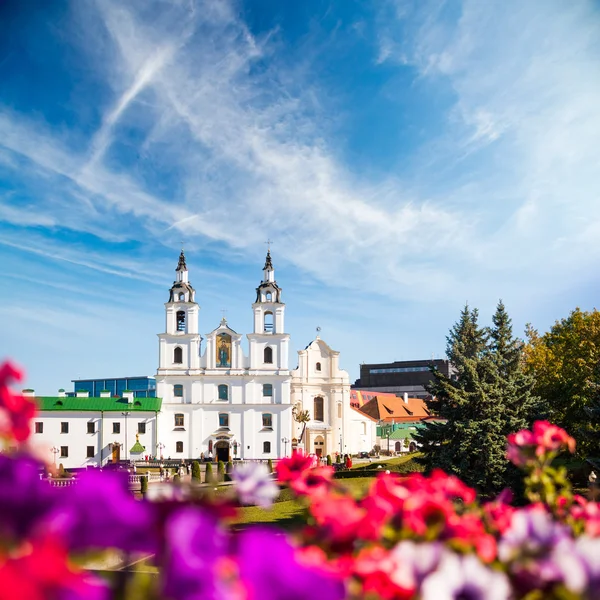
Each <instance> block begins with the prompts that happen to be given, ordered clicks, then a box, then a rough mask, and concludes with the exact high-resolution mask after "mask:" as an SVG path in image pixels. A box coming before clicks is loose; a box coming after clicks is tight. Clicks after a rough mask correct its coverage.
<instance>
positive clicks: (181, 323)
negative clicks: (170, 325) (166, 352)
mask: <svg viewBox="0 0 600 600" xmlns="http://www.w3.org/2000/svg"><path fill="white" fill-rule="evenodd" d="M177 331H185V311H184V310H178V311H177Z"/></svg>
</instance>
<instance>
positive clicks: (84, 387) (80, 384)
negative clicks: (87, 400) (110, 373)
mask: <svg viewBox="0 0 600 600" xmlns="http://www.w3.org/2000/svg"><path fill="white" fill-rule="evenodd" d="M71 381H72V383H73V393H69V394H67V395H68V396H74V395H75V393H76V392H87V393H88V394H89V395H90V397H93V398H100V397H101V396H100V395H101V393H102V392H109V395H110V396H113V397H115V398H121V397H122V396H123V392H125V391H129V392H133V397H134V398H156V378H155V377H146V376H142V377H117V378H112V379H72V380H71ZM103 395H104V394H103Z"/></svg>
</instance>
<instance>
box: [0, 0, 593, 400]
mask: <svg viewBox="0 0 600 600" xmlns="http://www.w3.org/2000/svg"><path fill="white" fill-rule="evenodd" d="M599 64H600V4H598V3H597V2H587V1H586V0H580V1H578V2H564V1H563V0H557V1H554V0H544V1H543V2H541V1H538V2H519V1H518V0H507V1H505V2H481V1H480V0H463V1H458V0H457V1H451V0H448V1H443V0H413V1H404V0H379V1H377V2H367V1H366V0H330V1H324V0H303V1H302V2H281V1H280V0H245V1H242V0H238V1H235V0H206V1H203V0H169V1H167V0H128V1H127V2H122V1H120V0H97V1H94V0H72V1H71V2H66V1H62V0H55V1H53V2H46V1H44V0H27V1H25V2H21V1H17V0H0V357H2V356H5V357H10V358H12V359H13V360H15V361H16V362H17V363H19V364H20V365H22V366H23V367H24V368H25V370H26V372H27V380H26V381H25V382H24V383H25V384H26V385H27V387H31V388H34V389H35V390H36V392H37V393H40V394H42V393H43V394H52V393H54V392H55V391H56V390H57V389H58V388H59V387H64V388H65V389H72V384H71V383H70V382H71V380H72V379H76V378H92V377H106V378H108V377H117V376H137V375H143V374H147V375H152V374H154V373H155V372H156V368H157V360H158V339H157V337H156V334H158V333H160V332H161V331H163V330H164V302H166V301H167V299H168V290H169V288H170V286H171V284H172V282H173V279H174V277H175V267H176V265H177V258H178V255H179V252H180V249H181V247H182V244H183V246H184V247H185V252H186V257H187V265H188V269H189V276H190V281H191V283H192V284H193V285H194V287H195V288H196V290H197V300H198V302H199V304H200V306H201V310H200V330H201V332H202V333H207V332H210V331H212V330H213V329H214V328H215V327H217V326H218V323H219V321H220V319H221V317H222V316H223V314H224V315H225V316H226V318H227V320H228V322H229V324H230V326H231V327H232V328H233V329H234V330H236V331H238V332H239V333H249V332H250V329H251V327H252V309H251V303H252V302H253V300H254V297H255V288H256V286H257V285H258V284H259V282H260V280H261V276H262V267H263V264H264V259H265V252H266V248H267V246H266V245H265V242H266V241H267V240H268V239H270V240H272V241H273V243H272V246H271V253H272V256H273V263H274V266H275V275H276V279H277V282H278V284H279V285H280V286H281V287H282V288H283V299H284V301H285V302H286V330H287V332H288V333H290V334H291V336H292V338H291V339H292V348H293V350H292V353H291V356H292V359H291V361H290V362H291V365H290V366H291V367H295V366H296V360H295V358H294V356H295V351H296V350H300V349H301V348H304V347H305V346H306V345H307V344H308V343H309V342H310V341H311V340H312V339H313V338H314V336H315V335H316V328H317V327H320V328H321V333H320V335H321V337H322V338H323V339H324V340H325V341H326V342H327V343H328V344H329V345H330V346H331V347H333V348H334V349H336V350H338V351H340V353H341V354H340V362H341V366H342V367H343V368H345V369H346V370H348V371H349V373H350V376H351V379H352V380H354V379H356V378H357V377H358V376H359V365H360V363H362V362H389V361H394V360H409V359H427V358H430V357H432V356H434V357H443V355H444V352H445V344H446V335H447V333H448V330H449V328H450V327H451V326H452V324H453V323H454V322H455V321H456V320H457V318H458V316H459V313H460V310H461V309H462V307H463V306H464V304H465V302H468V303H469V304H470V305H471V306H473V307H476V308H478V309H479V311H480V315H481V322H482V324H489V323H490V320H491V315H492V314H493V312H494V309H495V306H496V303H497V302H498V300H499V299H502V300H503V301H504V303H505V305H506V307H507V310H508V312H509V314H510V315H511V316H512V318H513V323H514V329H515V333H516V334H517V335H519V336H521V335H522V334H523V330H524V326H525V324H526V323H531V324H532V325H533V326H534V327H536V328H538V329H539V330H540V331H545V330H547V329H548V328H549V327H550V326H551V325H552V323H553V322H554V321H555V320H556V319H560V318H563V317H566V316H567V315H568V313H569V312H570V311H571V310H572V309H574V308H575V307H576V306H579V307H581V308H582V309H585V310H591V309H592V308H594V307H595V306H598V297H599V294H600V274H599V269H598V264H599V263H600V244H599V243H598V239H599V238H600V177H599V173H600V150H599V145H600V142H599V140H600V110H599V109H598V107H599V106H600V69H599V68H598V65H599ZM222 311H226V312H222Z"/></svg>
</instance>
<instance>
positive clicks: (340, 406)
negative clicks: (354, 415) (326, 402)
mask: <svg viewBox="0 0 600 600" xmlns="http://www.w3.org/2000/svg"><path fill="white" fill-rule="evenodd" d="M341 418H342V405H341V404H338V419H341Z"/></svg>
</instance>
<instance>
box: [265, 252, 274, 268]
mask: <svg viewBox="0 0 600 600" xmlns="http://www.w3.org/2000/svg"><path fill="white" fill-rule="evenodd" d="M272 268H273V263H272V262H271V249H270V248H269V250H267V258H266V259H265V266H264V267H263V269H264V270H265V271H266V270H267V269H272Z"/></svg>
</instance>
